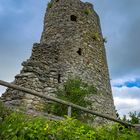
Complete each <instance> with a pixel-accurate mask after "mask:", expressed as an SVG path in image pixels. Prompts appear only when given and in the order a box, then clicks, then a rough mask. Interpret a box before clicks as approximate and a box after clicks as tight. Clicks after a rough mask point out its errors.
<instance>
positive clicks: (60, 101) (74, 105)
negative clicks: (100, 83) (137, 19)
mask: <svg viewBox="0 0 140 140" xmlns="http://www.w3.org/2000/svg"><path fill="white" fill-rule="evenodd" d="M0 85H1V86H5V87H8V88H12V89H16V90H19V91H23V92H26V93H27V94H31V95H34V96H38V97H40V98H44V99H47V100H50V101H54V102H57V103H59V104H63V105H66V106H67V107H68V114H67V115H68V117H71V114H72V108H75V109H79V110H81V111H83V112H85V113H89V114H92V115H96V116H98V117H102V118H105V119H108V120H110V121H114V122H117V123H120V124H122V125H125V126H129V127H135V125H132V124H130V123H127V122H124V121H121V120H118V119H115V118H111V117H109V116H107V115H103V114H100V113H98V112H94V111H92V110H89V109H87V108H85V107H82V106H79V105H76V104H73V103H71V102H67V101H64V100H61V99H58V98H55V97H50V96H46V95H44V94H43V93H39V92H36V91H33V90H31V89H28V88H24V87H21V86H17V85H15V84H11V83H8V82H5V81H2V80H0Z"/></svg>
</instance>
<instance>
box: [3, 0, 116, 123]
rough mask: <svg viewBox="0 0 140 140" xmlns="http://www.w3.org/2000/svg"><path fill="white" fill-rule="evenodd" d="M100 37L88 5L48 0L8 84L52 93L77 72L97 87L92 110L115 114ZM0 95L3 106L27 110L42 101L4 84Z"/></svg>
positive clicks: (98, 28)
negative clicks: (34, 38)
mask: <svg viewBox="0 0 140 140" xmlns="http://www.w3.org/2000/svg"><path fill="white" fill-rule="evenodd" d="M104 41H105V40H104V39H103V36H102V32H101V27H100V20H99V17H98V15H97V13H96V12H95V11H94V8H93V5H92V4H90V3H87V2H86V3H83V2H81V1H80V0H52V1H51V2H50V3H49V4H48V8H47V10H46V14H45V18H44V29H43V33H42V36H41V40H40V43H35V44H34V45H33V49H32V55H31V57H30V58H29V59H28V60H27V61H25V62H23V63H22V66H23V69H22V70H21V72H20V74H18V75H16V76H15V81H14V82H13V83H14V84H17V85H20V86H23V87H27V88H29V89H33V90H35V91H38V92H42V93H44V94H46V95H49V96H55V94H54V91H56V89H57V88H58V87H59V86H61V85H63V83H64V82H65V81H67V80H68V79H69V77H80V78H81V79H82V80H83V81H84V82H86V83H88V84H91V85H94V86H95V87H96V88H97V89H98V92H99V95H95V94H93V95H91V96H90V97H89V100H91V101H92V103H93V106H92V110H94V111H97V112H100V113H102V114H106V115H109V116H110V117H114V118H115V117H116V115H115V108H114V103H113V97H112V92H111V86H110V79H109V73H108V66H107V61H106V52H105V47H104ZM2 100H3V101H4V102H5V104H6V105H8V106H12V107H17V106H20V107H21V106H24V107H26V108H27V110H40V108H41V106H43V100H42V99H39V98H38V97H34V96H31V95H28V94H25V93H23V92H20V91H17V90H12V89H7V91H6V92H5V93H4V94H3V95H2ZM99 120H100V119H99V118H97V121H99Z"/></svg>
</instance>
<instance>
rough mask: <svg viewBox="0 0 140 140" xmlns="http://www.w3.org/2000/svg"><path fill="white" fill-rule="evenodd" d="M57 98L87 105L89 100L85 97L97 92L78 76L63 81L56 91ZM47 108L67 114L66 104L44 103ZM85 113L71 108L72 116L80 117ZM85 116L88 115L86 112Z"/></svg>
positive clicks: (59, 114) (57, 113)
mask: <svg viewBox="0 0 140 140" xmlns="http://www.w3.org/2000/svg"><path fill="white" fill-rule="evenodd" d="M56 94H57V98H59V99H63V100H65V101H69V102H72V103H74V104H77V105H80V106H83V107H89V106H91V102H90V101H89V100H86V99H85V98H86V97H87V96H88V95H91V94H97V90H96V88H95V87H94V86H92V85H88V84H87V83H84V82H82V80H81V79H80V78H75V79H69V80H68V81H67V82H66V83H64V87H63V88H62V89H59V90H58V91H57V93H56ZM47 110H49V112H50V113H52V114H55V115H58V116H64V115H67V106H65V105H61V104H58V103H54V104H52V105H46V111H47ZM82 114H85V113H83V112H82V111H80V110H76V109H72V117H76V118H78V119H80V118H81V119H82V118H83V115H82ZM85 117H88V114H87V115H86V116H84V118H85Z"/></svg>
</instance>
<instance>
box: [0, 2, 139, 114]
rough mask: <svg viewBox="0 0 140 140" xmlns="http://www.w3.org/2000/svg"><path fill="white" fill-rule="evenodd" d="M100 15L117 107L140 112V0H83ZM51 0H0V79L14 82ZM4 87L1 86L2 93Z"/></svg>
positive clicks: (29, 52) (123, 111) (120, 110)
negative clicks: (90, 4)
mask: <svg viewBox="0 0 140 140" xmlns="http://www.w3.org/2000/svg"><path fill="white" fill-rule="evenodd" d="M83 1H84V2H85V1H86V2H91V3H92V4H93V5H94V9H95V10H96V12H97V13H98V15H99V16H100V22H101V27H102V32H103V35H104V37H106V38H107V43H106V45H105V48H106V52H107V59H108V66H109V72H110V79H111V85H112V92H113V97H114V102H115V106H116V109H117V110H118V112H119V114H120V116H122V115H124V114H125V115H128V113H129V112H130V111H137V112H140V62H139V61H140V14H139V13H140V8H139V7H140V0H83ZM47 3H48V0H40V1H39V0H0V80H5V81H8V82H12V81H13V80H14V76H15V75H17V74H19V73H20V70H21V68H22V67H21V63H22V62H23V61H25V60H27V59H28V58H29V57H30V55H31V50H32V44H33V43H35V42H39V41H40V36H41V33H42V30H43V18H44V14H45V9H46V6H47ZM4 90H5V88H4V87H1V86H0V95H1V94H2V93H3V92H4Z"/></svg>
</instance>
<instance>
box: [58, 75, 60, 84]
mask: <svg viewBox="0 0 140 140" xmlns="http://www.w3.org/2000/svg"><path fill="white" fill-rule="evenodd" d="M58 83H61V74H58Z"/></svg>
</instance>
